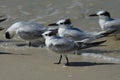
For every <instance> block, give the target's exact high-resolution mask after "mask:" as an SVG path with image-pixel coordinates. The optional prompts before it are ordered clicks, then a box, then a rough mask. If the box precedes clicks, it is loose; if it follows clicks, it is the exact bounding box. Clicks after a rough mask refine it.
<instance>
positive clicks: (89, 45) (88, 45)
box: [78, 40, 106, 49]
mask: <svg viewBox="0 0 120 80" xmlns="http://www.w3.org/2000/svg"><path fill="white" fill-rule="evenodd" d="M105 42H106V40H104V41H98V42H92V43H78V44H79V45H80V46H81V47H79V49H86V48H90V47H95V46H99V45H100V44H102V43H105Z"/></svg>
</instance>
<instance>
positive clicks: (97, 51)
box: [77, 49, 120, 55]
mask: <svg viewBox="0 0 120 80" xmlns="http://www.w3.org/2000/svg"><path fill="white" fill-rule="evenodd" d="M82 53H96V54H104V53H120V50H105V49H104V50H103V49H87V50H81V51H79V52H78V53H77V54H78V55H81V54H82Z"/></svg>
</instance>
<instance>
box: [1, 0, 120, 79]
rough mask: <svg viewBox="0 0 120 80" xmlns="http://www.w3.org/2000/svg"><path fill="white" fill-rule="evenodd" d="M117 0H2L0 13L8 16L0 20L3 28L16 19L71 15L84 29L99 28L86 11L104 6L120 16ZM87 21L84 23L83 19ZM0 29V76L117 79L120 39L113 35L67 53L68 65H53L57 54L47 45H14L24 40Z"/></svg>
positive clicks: (45, 20) (39, 19)
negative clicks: (91, 46)
mask: <svg viewBox="0 0 120 80" xmlns="http://www.w3.org/2000/svg"><path fill="white" fill-rule="evenodd" d="M119 4H120V1H119V0H116V2H115V0H99V1H96V0H86V1H85V0H71V1H70V0H65V1H64V4H63V1H59V0H49V1H47V0H45V1H43V0H34V2H33V1H32V0H26V1H25V0H12V1H9V0H1V1H0V15H7V16H8V20H7V21H6V22H3V23H0V26H1V27H4V28H5V30H6V29H7V28H8V27H9V26H10V25H11V24H13V23H14V22H17V21H35V22H41V23H43V24H45V25H47V24H49V23H51V22H54V21H56V20H58V19H60V18H63V17H70V18H71V19H72V22H73V25H75V26H78V27H79V28H81V29H84V30H86V31H95V30H96V31H100V28H99V25H98V24H97V18H89V17H88V16H87V15H88V14H90V13H93V12H97V11H98V10H101V9H105V10H108V11H110V12H111V15H112V16H113V17H115V18H117V17H119V18H120V14H119V11H120V8H116V7H118V6H119ZM86 22H87V23H86ZM5 30H3V31H1V32H0V34H1V35H0V80H120V69H119V68H120V40H114V39H113V38H112V37H108V38H104V39H101V40H107V42H106V43H104V44H103V46H99V47H93V48H90V49H87V50H82V51H81V53H82V54H81V55H80V54H78V55H73V54H70V55H68V57H69V60H70V65H69V66H66V65H65V63H66V61H65V59H64V58H63V60H62V64H60V65H56V64H54V62H57V61H58V58H59V55H58V54H55V53H52V52H50V51H48V50H46V48H40V47H28V46H26V45H21V46H20V45H19V46H18V45H16V44H21V43H24V44H26V43H25V42H24V41H23V40H21V39H19V38H18V37H17V36H15V38H14V39H13V40H6V39H5V37H4V33H5Z"/></svg>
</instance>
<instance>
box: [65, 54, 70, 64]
mask: <svg viewBox="0 0 120 80" xmlns="http://www.w3.org/2000/svg"><path fill="white" fill-rule="evenodd" d="M65 58H66V61H67V65H69V64H70V63H69V60H68V57H67V56H66V55H65Z"/></svg>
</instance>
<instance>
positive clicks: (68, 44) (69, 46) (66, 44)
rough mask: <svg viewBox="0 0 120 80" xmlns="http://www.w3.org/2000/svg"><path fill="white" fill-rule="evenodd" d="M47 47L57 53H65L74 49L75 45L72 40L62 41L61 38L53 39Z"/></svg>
mask: <svg viewBox="0 0 120 80" xmlns="http://www.w3.org/2000/svg"><path fill="white" fill-rule="evenodd" d="M49 48H50V49H51V50H52V51H54V52H57V53H66V52H71V51H75V49H76V45H75V43H74V42H72V41H64V40H63V41H62V40H61V39H60V40H58V41H57V42H55V41H54V43H53V44H51V45H50V46H49Z"/></svg>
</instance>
